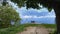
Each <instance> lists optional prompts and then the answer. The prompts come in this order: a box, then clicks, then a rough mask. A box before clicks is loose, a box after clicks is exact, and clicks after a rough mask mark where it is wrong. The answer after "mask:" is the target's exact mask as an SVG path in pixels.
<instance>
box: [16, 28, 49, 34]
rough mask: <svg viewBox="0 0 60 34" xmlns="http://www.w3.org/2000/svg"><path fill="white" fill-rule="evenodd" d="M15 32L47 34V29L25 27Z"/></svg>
mask: <svg viewBox="0 0 60 34" xmlns="http://www.w3.org/2000/svg"><path fill="white" fill-rule="evenodd" d="M17 34H49V31H48V29H46V28H43V27H27V28H26V30H25V31H23V32H21V33H17Z"/></svg>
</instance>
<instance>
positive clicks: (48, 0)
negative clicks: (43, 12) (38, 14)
mask: <svg viewBox="0 0 60 34" xmlns="http://www.w3.org/2000/svg"><path fill="white" fill-rule="evenodd" d="M11 1H12V2H14V3H17V5H18V6H22V5H23V4H26V7H27V8H37V9H39V8H40V7H39V5H38V4H40V5H42V6H43V7H46V8H47V9H48V10H49V11H51V9H54V11H55V14H56V24H57V34H60V0H11ZM20 2H22V3H20Z"/></svg>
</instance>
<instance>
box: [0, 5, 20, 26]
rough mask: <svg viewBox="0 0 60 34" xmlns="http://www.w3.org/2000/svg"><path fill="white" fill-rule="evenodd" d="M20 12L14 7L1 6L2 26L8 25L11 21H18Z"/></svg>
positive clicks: (0, 19)
mask: <svg viewBox="0 0 60 34" xmlns="http://www.w3.org/2000/svg"><path fill="white" fill-rule="evenodd" d="M19 20H20V17H19V14H18V13H17V12H16V10H14V9H13V8H12V7H9V6H0V27H8V26H10V25H11V21H14V22H18V21H19Z"/></svg>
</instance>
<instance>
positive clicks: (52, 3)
mask: <svg viewBox="0 0 60 34" xmlns="http://www.w3.org/2000/svg"><path fill="white" fill-rule="evenodd" d="M11 1H12V2H14V3H17V5H18V6H19V7H21V6H26V7H27V9H28V8H34V9H35V8H37V9H39V8H41V7H40V6H39V4H40V5H42V6H43V7H46V8H47V9H48V10H49V11H51V10H52V9H54V7H56V5H57V6H59V4H60V0H11ZM6 3H7V2H6V1H4V2H3V5H5V4H6Z"/></svg>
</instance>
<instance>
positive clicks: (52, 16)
mask: <svg viewBox="0 0 60 34" xmlns="http://www.w3.org/2000/svg"><path fill="white" fill-rule="evenodd" d="M21 18H55V16H54V15H51V16H27V15H26V16H22V17H21Z"/></svg>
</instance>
